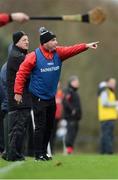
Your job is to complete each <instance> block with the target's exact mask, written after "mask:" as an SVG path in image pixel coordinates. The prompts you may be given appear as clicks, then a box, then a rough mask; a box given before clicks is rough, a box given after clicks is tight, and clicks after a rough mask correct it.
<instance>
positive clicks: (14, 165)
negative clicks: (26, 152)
mask: <svg viewBox="0 0 118 180" xmlns="http://www.w3.org/2000/svg"><path fill="white" fill-rule="evenodd" d="M23 163H24V162H23V161H22V162H21V161H17V162H14V163H12V164H10V165H8V166H6V167H3V168H0V175H1V174H5V173H7V172H8V171H10V170H12V169H14V168H15V167H17V166H20V165H21V164H23Z"/></svg>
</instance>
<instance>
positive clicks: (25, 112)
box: [7, 31, 31, 161]
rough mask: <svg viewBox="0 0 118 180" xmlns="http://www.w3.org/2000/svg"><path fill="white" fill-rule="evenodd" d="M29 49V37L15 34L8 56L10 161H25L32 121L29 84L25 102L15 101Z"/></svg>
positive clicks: (24, 94) (26, 88) (19, 33)
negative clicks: (17, 76) (26, 142)
mask: <svg viewBox="0 0 118 180" xmlns="http://www.w3.org/2000/svg"><path fill="white" fill-rule="evenodd" d="M28 48H29V40H28V36H27V35H26V34H25V33H24V32H22V31H20V32H16V33H14V34H13V47H12V50H11V52H10V53H9V56H8V63H7V83H8V111H9V113H8V116H9V152H8V160H11V161H16V160H24V156H23V154H22V148H23V143H24V135H25V132H26V128H27V126H28V122H29V121H30V120H31V113H30V111H31V96H30V94H29V92H28V82H27V83H26V87H25V89H24V93H23V100H22V102H21V103H19V104H17V102H16V101H15V100H14V82H15V77H16V73H17V71H18V69H19V66H20V64H21V63H22V62H23V60H24V58H25V56H26V54H27V50H28Z"/></svg>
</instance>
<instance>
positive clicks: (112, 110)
mask: <svg viewBox="0 0 118 180" xmlns="http://www.w3.org/2000/svg"><path fill="white" fill-rule="evenodd" d="M115 89H116V79H114V78H109V79H108V80H107V81H106V82H101V83H100V84H99V93H98V119H99V121H100V136H101V139H100V140H101V148H100V152H101V154H113V152H114V151H113V140H114V126H115V121H116V120H117V118H118V112H117V108H118V101H116V94H115Z"/></svg>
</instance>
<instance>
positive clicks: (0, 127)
mask: <svg viewBox="0 0 118 180" xmlns="http://www.w3.org/2000/svg"><path fill="white" fill-rule="evenodd" d="M6 114H7V111H3V110H0V152H1V153H2V152H3V151H4V118H5V115H6Z"/></svg>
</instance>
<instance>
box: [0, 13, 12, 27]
mask: <svg viewBox="0 0 118 180" xmlns="http://www.w3.org/2000/svg"><path fill="white" fill-rule="evenodd" d="M10 21H11V18H10V15H8V14H6V13H0V27H1V26H4V25H6V24H7V23H9V22H10Z"/></svg>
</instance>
